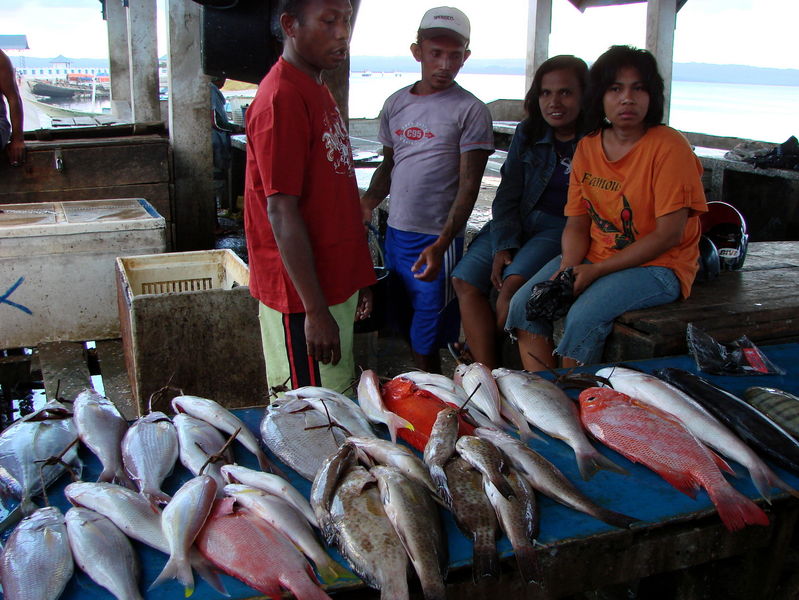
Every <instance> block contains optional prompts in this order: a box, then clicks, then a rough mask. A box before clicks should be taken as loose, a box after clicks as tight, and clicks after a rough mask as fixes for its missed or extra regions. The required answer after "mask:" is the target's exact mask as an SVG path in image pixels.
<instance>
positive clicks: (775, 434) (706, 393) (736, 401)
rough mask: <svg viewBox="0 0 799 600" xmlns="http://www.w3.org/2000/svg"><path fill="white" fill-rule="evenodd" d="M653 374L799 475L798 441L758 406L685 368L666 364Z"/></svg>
mask: <svg viewBox="0 0 799 600" xmlns="http://www.w3.org/2000/svg"><path fill="white" fill-rule="evenodd" d="M655 374H656V375H657V376H658V377H662V378H663V379H665V380H666V381H668V382H669V383H670V384H672V385H673V386H675V387H677V388H679V389H681V390H682V391H683V392H685V393H686V394H688V395H689V396H691V398H693V399H694V400H696V401H697V402H699V403H700V404H701V405H702V406H704V407H705V408H706V409H707V410H708V411H710V412H711V413H712V414H713V416H715V417H716V418H717V419H718V420H719V421H721V422H722V423H724V424H725V425H727V427H729V428H730V429H732V430H733V431H734V432H735V433H737V434H738V435H739V436H740V437H741V439H742V440H744V441H745V442H747V443H749V444H751V445H752V446H753V447H755V448H757V449H758V450H759V451H761V452H763V454H765V455H766V456H768V457H769V458H771V459H772V460H773V461H774V462H775V463H777V464H778V465H780V466H782V467H784V468H785V469H787V470H789V471H791V472H792V473H793V474H794V475H799V441H797V440H795V439H794V438H793V436H791V434H790V433H788V432H787V431H786V430H785V429H783V428H782V427H780V426H779V425H778V424H776V423H775V422H774V421H772V420H771V419H769V418H768V417H766V416H765V415H763V413H761V412H760V411H759V410H757V409H756V408H754V407H753V406H751V405H750V404H747V403H746V402H744V401H743V400H741V399H740V398H738V397H737V396H735V395H734V394H731V393H730V392H728V391H726V390H723V389H721V388H720V387H717V386H715V385H713V384H712V383H710V382H709V381H707V380H705V379H703V378H701V377H699V376H697V375H694V374H693V373H689V372H688V371H683V370H682V369H671V368H669V369H660V370H658V371H655Z"/></svg>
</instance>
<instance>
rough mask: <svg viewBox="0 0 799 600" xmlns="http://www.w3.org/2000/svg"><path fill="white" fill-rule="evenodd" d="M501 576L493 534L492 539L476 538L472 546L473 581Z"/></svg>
mask: <svg viewBox="0 0 799 600" xmlns="http://www.w3.org/2000/svg"><path fill="white" fill-rule="evenodd" d="M489 577H490V578H493V579H496V578H497V577H499V556H497V548H496V544H495V540H494V539H493V536H492V537H491V539H484V540H481V539H475V540H474V546H473V547H472V581H474V583H477V582H478V581H480V580H481V579H486V578H489Z"/></svg>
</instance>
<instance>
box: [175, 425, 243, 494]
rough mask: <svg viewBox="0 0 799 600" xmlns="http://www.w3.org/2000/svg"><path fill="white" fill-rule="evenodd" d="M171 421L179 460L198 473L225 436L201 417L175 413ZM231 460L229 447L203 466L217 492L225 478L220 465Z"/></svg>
mask: <svg viewBox="0 0 799 600" xmlns="http://www.w3.org/2000/svg"><path fill="white" fill-rule="evenodd" d="M172 421H173V422H174V423H175V429H176V430H177V432H178V443H179V446H180V451H179V456H180V462H181V463H182V464H183V466H184V467H186V468H187V469H188V470H189V471H191V472H192V474H194V475H199V474H200V469H202V468H203V465H205V464H206V463H208V459H209V458H210V457H212V456H217V455H219V452H220V451H221V450H222V447H223V446H224V445H225V438H224V436H223V435H222V434H221V433H220V432H219V430H218V429H217V428H216V427H214V426H213V425H210V424H209V423H207V422H206V421H203V420H202V419H196V418H194V417H190V416H189V415H187V414H183V413H181V414H177V415H175V416H174V417H173V419H172ZM232 462H233V453H232V452H231V451H230V447H228V448H227V450H225V452H224V453H223V454H222V459H221V460H219V461H216V462H212V463H208V465H207V466H205V470H204V471H203V473H204V474H206V475H210V476H211V477H213V478H214V479H215V480H216V483H217V489H218V491H219V494H220V495H221V494H222V488H223V487H225V480H224V479H223V478H222V473H221V472H220V469H221V468H222V465H225V464H230V463H232Z"/></svg>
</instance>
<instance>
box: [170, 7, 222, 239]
mask: <svg viewBox="0 0 799 600" xmlns="http://www.w3.org/2000/svg"><path fill="white" fill-rule="evenodd" d="M168 11H169V27H168V32H167V37H168V44H169V50H168V54H169V140H170V143H171V146H172V163H173V172H174V184H175V192H174V202H175V205H174V206H175V212H174V220H175V245H176V246H177V249H178V250H207V249H209V248H213V245H214V225H215V223H216V205H215V202H214V195H213V188H212V177H213V157H212V153H211V91H210V87H209V78H208V76H206V75H204V74H203V71H202V56H201V52H200V40H201V39H202V36H201V33H200V25H201V18H202V8H201V7H200V5H199V4H197V3H195V2H186V0H169V2H168Z"/></svg>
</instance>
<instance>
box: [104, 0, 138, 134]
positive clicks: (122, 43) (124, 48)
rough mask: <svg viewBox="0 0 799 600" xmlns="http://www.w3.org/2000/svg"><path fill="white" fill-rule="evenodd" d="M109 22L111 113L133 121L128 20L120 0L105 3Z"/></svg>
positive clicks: (123, 119) (124, 119)
mask: <svg viewBox="0 0 799 600" xmlns="http://www.w3.org/2000/svg"><path fill="white" fill-rule="evenodd" d="M105 10H106V13H105V14H106V19H107V22H108V63H109V68H110V73H109V74H110V76H111V112H112V113H113V115H114V116H115V117H116V118H117V119H119V120H120V121H130V120H131V116H132V115H131V107H130V57H129V56H128V18H127V14H126V12H125V7H124V6H122V2H120V0H111V1H110V2H106V3H105Z"/></svg>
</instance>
